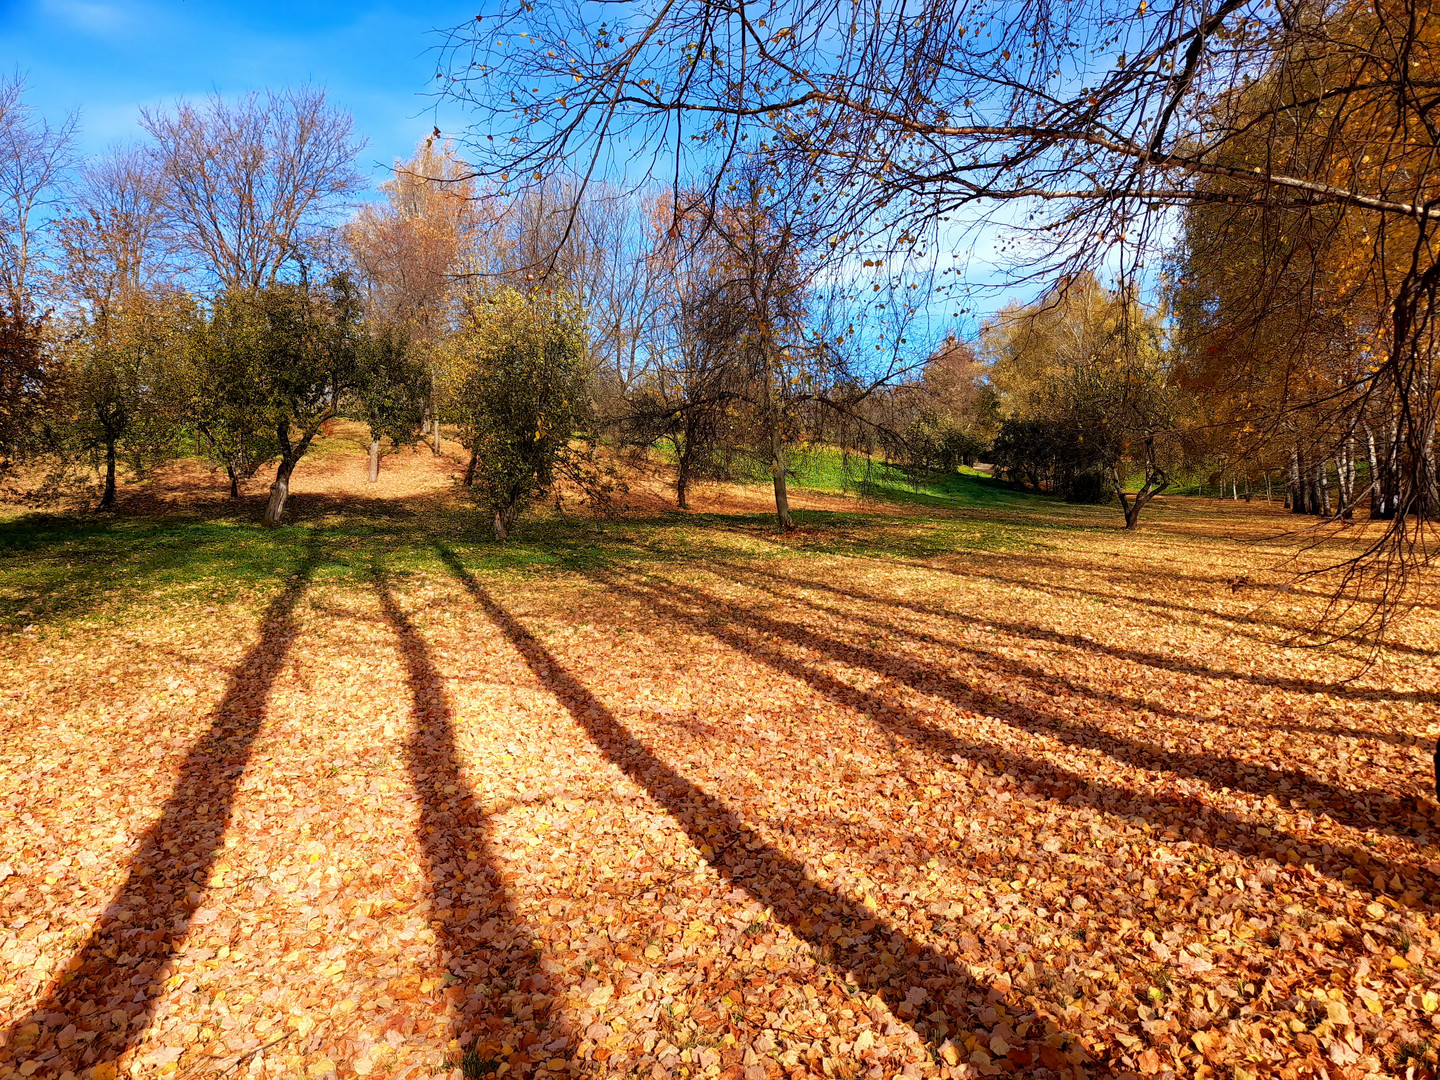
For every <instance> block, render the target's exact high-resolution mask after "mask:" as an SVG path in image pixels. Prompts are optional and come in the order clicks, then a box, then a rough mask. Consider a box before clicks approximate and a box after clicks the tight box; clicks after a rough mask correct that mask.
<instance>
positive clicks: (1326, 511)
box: [1315, 461, 1331, 518]
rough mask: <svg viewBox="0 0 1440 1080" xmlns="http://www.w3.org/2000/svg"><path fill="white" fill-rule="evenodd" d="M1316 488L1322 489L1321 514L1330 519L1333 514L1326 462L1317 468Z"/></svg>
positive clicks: (1322, 462)
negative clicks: (1331, 513)
mask: <svg viewBox="0 0 1440 1080" xmlns="http://www.w3.org/2000/svg"><path fill="white" fill-rule="evenodd" d="M1315 486H1316V487H1318V488H1319V489H1320V514H1321V516H1322V517H1327V518H1328V517H1329V516H1330V512H1331V506H1330V474H1329V473H1328V472H1327V471H1326V469H1325V462H1324V461H1321V462H1320V463H1319V464H1317V465H1316V466H1315Z"/></svg>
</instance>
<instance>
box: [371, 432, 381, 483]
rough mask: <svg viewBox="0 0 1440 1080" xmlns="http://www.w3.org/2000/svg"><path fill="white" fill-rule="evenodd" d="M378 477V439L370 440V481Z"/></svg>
mask: <svg viewBox="0 0 1440 1080" xmlns="http://www.w3.org/2000/svg"><path fill="white" fill-rule="evenodd" d="M379 479H380V440H379V439H374V438H372V439H371V440H370V483H372V484H373V483H375V482H376V481H377V480H379Z"/></svg>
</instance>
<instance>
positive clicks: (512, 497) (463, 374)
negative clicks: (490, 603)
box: [442, 288, 589, 540]
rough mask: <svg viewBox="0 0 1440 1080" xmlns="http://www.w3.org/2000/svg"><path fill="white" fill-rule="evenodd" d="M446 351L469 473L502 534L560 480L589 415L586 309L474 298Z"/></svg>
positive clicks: (541, 298)
mask: <svg viewBox="0 0 1440 1080" xmlns="http://www.w3.org/2000/svg"><path fill="white" fill-rule="evenodd" d="M447 352H448V355H447V356H446V358H445V365H444V375H445V377H444V381H443V384H442V387H443V391H444V394H445V398H446V404H447V411H448V412H449V413H450V414H451V415H454V416H455V417H457V418H458V420H459V422H460V428H461V432H462V437H463V438H464V440H465V443H466V445H467V446H468V447H469V448H470V452H471V463H470V470H469V478H470V479H471V481H472V486H473V488H474V490H475V492H476V494H477V497H478V498H479V500H480V501H481V503H482V504H483V505H484V507H485V509H486V510H487V512H489V513H491V514H493V515H494V524H495V538H496V539H497V540H504V539H505V538H506V537H507V536H508V535H509V532H510V529H511V528H512V526H513V525H514V523H515V518H516V516H517V515H518V514H519V512H520V511H521V510H522V509H523V508H524V506H525V505H526V503H528V502H529V501H530V500H531V499H533V498H534V497H535V496H536V495H538V494H540V493H541V492H543V491H545V490H546V489H547V488H549V487H550V485H551V484H552V483H553V481H554V478H555V472H556V467H557V465H558V464H559V463H560V462H561V460H562V458H563V457H564V456H565V455H566V454H567V452H568V449H569V446H570V443H571V440H572V438H573V437H574V435H575V433H576V429H577V428H578V427H579V425H580V424H581V423H582V421H583V420H584V419H585V412H586V409H585V387H586V379H587V377H588V374H589V368H588V366H587V363H586V356H585V328H584V320H583V314H582V312H581V311H580V309H579V307H578V305H576V304H575V303H574V302H573V301H572V300H570V299H568V298H567V297H564V296H560V295H556V294H553V293H546V292H538V291H537V292H534V293H531V294H528V295H526V294H522V293H520V292H518V291H516V290H514V289H511V288H500V289H497V290H495V291H493V292H490V293H485V294H481V295H478V296H473V297H471V298H469V300H468V301H467V303H466V307H465V315H464V320H463V325H462V328H461V330H460V332H459V333H458V334H456V335H454V337H453V338H452V339H451V341H450V342H449V345H448V349H447Z"/></svg>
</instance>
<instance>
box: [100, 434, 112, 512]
mask: <svg viewBox="0 0 1440 1080" xmlns="http://www.w3.org/2000/svg"><path fill="white" fill-rule="evenodd" d="M114 508H115V440H114V439H113V438H111V437H109V436H107V437H106V439H105V492H104V494H102V495H101V496H100V505H99V506H98V507H96V509H97V510H113V509H114Z"/></svg>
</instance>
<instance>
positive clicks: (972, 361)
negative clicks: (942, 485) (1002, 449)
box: [898, 335, 999, 472]
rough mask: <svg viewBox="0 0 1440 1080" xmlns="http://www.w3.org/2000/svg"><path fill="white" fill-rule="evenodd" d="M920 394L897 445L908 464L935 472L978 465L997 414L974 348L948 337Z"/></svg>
mask: <svg viewBox="0 0 1440 1080" xmlns="http://www.w3.org/2000/svg"><path fill="white" fill-rule="evenodd" d="M919 390H920V393H919V394H914V395H911V398H912V406H911V408H912V412H913V418H912V419H910V421H909V422H908V424H906V425H905V427H904V439H903V440H901V441H900V443H899V445H898V449H899V451H900V453H901V455H902V457H903V458H904V460H906V461H908V462H910V463H911V464H912V465H913V466H915V467H917V468H920V469H927V470H931V471H935V472H954V471H955V470H956V468H958V467H959V466H961V465H973V464H975V461H976V460H977V458H979V457H980V455H982V454H984V453H985V452H986V450H988V449H989V447H990V442H991V440H992V439H993V438H994V435H995V431H996V427H997V424H998V410H999V396H998V394H997V393H996V391H995V388H994V387H993V386H992V385H991V383H990V380H989V377H988V372H987V371H986V368H985V366H984V364H983V363H981V361H980V358H979V357H978V356H977V355H976V351H975V346H974V345H973V344H972V343H971V342H968V341H962V340H960V339H958V338H956V337H955V336H953V335H947V336H946V337H945V339H944V340H943V341H942V342H941V343H940V345H939V346H938V347H937V348H936V349H935V351H934V352H933V353H932V354H931V355H930V356H929V358H928V359H927V360H926V361H925V366H924V367H923V368H922V369H921V378H920V386H919Z"/></svg>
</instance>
